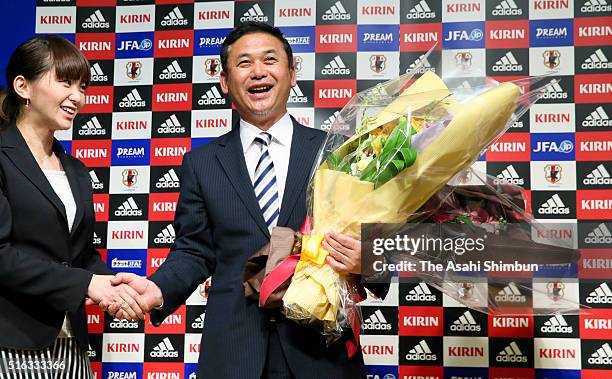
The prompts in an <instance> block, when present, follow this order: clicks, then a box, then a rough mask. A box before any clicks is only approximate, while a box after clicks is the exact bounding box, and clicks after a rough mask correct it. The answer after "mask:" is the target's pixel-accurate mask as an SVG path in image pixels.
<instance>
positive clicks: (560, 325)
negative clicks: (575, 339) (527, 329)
mask: <svg viewBox="0 0 612 379" xmlns="http://www.w3.org/2000/svg"><path fill="white" fill-rule="evenodd" d="M540 331H541V332H542V333H566V334H567V333H572V332H573V331H574V328H572V326H571V325H568V324H567V321H565V318H564V317H563V315H554V316H552V317H551V318H549V319H548V321H546V322H545V323H544V325H542V327H541V328H540Z"/></svg>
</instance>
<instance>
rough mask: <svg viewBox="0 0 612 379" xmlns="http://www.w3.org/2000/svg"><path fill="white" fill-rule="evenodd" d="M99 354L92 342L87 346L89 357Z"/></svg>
mask: <svg viewBox="0 0 612 379" xmlns="http://www.w3.org/2000/svg"><path fill="white" fill-rule="evenodd" d="M97 355H98V354H97V353H96V351H95V350H94V349H93V348H92V347H91V344H89V346H88V347H87V356H88V357H89V358H93V357H95V356H97Z"/></svg>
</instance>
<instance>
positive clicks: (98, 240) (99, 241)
mask: <svg viewBox="0 0 612 379" xmlns="http://www.w3.org/2000/svg"><path fill="white" fill-rule="evenodd" d="M92 243H93V244H94V245H101V244H102V238H100V237H98V235H97V234H96V232H94V235H93V241H92Z"/></svg>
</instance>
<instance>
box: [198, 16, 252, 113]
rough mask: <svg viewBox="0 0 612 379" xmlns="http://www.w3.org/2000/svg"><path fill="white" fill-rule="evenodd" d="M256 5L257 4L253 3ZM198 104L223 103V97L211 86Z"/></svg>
mask: <svg viewBox="0 0 612 379" xmlns="http://www.w3.org/2000/svg"><path fill="white" fill-rule="evenodd" d="M255 5H257V4H255ZM198 104H200V105H225V98H224V97H223V96H222V95H221V92H219V89H217V86H213V87H212V88H211V89H209V90H208V91H206V93H205V94H203V95H202V97H201V98H200V99H199V100H198Z"/></svg>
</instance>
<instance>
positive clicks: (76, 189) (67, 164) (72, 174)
mask: <svg viewBox="0 0 612 379" xmlns="http://www.w3.org/2000/svg"><path fill="white" fill-rule="evenodd" d="M53 150H54V151H55V154H57V156H58V157H59V158H60V162H61V163H62V166H63V167H64V171H65V172H66V177H68V183H69V184H70V190H71V191H72V196H73V197H74V202H75V203H76V214H75V215H74V221H73V223H72V231H71V233H70V235H71V236H72V234H73V233H74V231H75V230H76V229H77V226H78V225H79V223H80V222H81V220H82V219H83V215H84V211H83V200H84V199H83V198H82V197H81V186H80V183H79V177H78V174H77V172H76V170H75V167H74V165H73V164H72V162H71V161H70V159H69V158H68V156H67V155H66V152H65V151H64V149H63V148H62V146H61V145H60V144H59V142H57V141H54V144H53Z"/></svg>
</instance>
